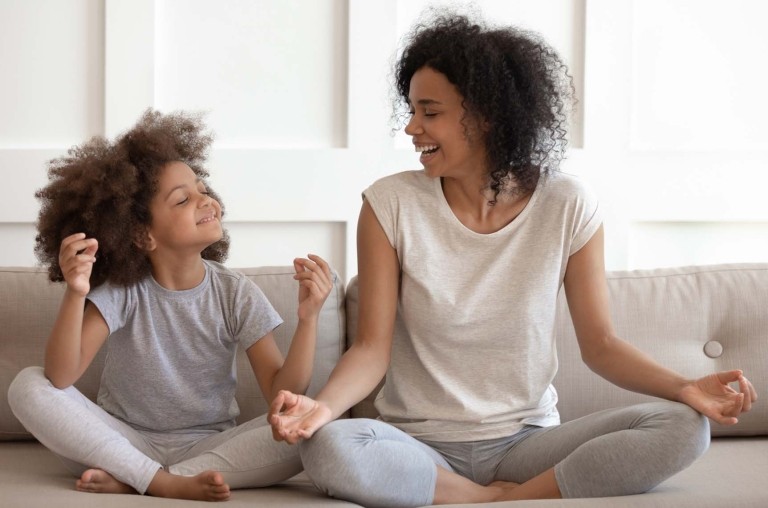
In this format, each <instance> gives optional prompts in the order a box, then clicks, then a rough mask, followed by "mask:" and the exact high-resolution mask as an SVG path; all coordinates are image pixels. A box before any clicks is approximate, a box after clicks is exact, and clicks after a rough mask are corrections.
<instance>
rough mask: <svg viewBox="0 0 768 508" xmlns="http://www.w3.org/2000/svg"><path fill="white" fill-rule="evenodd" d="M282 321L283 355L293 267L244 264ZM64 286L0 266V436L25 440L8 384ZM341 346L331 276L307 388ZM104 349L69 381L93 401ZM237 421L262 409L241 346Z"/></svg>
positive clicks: (324, 375)
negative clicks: (79, 377)
mask: <svg viewBox="0 0 768 508" xmlns="http://www.w3.org/2000/svg"><path fill="white" fill-rule="evenodd" d="M239 271H241V272H243V273H245V274H246V275H247V276H248V277H250V278H251V279H252V280H253V281H254V282H255V283H256V284H257V285H258V286H259V287H260V288H261V289H262V291H264V294H265V295H266V296H267V298H268V299H269V301H270V302H271V303H272V305H273V306H274V307H275V309H276V310H277V312H278V313H279V314H280V316H281V317H282V318H283V320H284V321H285V322H284V323H283V324H282V325H280V326H279V327H278V328H277V329H276V330H275V332H274V335H275V340H276V342H277V345H278V347H279V348H280V351H281V352H282V353H283V355H285V354H286V352H287V350H288V347H289V345H290V341H291V338H292V337H293V332H294V330H295V329H296V323H297V320H298V316H297V308H298V301H297V291H298V285H297V283H296V281H295V280H293V274H294V271H293V267H290V266H284V267H259V268H244V269H239ZM63 291H64V286H63V285H62V284H53V283H50V282H49V281H48V279H47V273H46V271H45V270H44V269H42V268H0V323H1V325H0V441H1V440H17V439H31V436H30V435H29V434H28V433H27V432H26V430H25V429H24V428H23V426H22V425H21V424H20V423H19V421H18V420H16V418H15V417H14V416H13V414H12V413H11V410H10V408H9V407H8V398H7V396H8V393H7V392H8V386H9V385H10V383H11V381H12V380H13V378H14V377H15V376H16V374H17V373H18V372H19V371H20V370H21V369H23V368H24V367H27V366H29V365H42V364H43V356H44V349H45V343H46V340H47V338H48V334H49V332H50V330H51V327H52V326H53V322H54V319H55V317H56V313H57V311H58V307H59V301H60V299H61V295H62V293H63ZM344 345H345V315H344V284H343V282H342V281H341V280H340V279H339V277H338V276H335V283H334V288H333V290H332V291H331V294H330V295H329V296H328V299H327V300H326V302H325V304H324V306H323V309H322V311H321V314H320V320H319V326H318V343H317V350H316V358H315V369H314V372H313V376H312V382H311V384H310V388H309V391H308V393H310V394H312V393H315V392H316V391H317V390H319V389H320V388H321V387H322V385H323V384H324V383H325V381H326V380H327V379H328V375H329V374H330V372H331V370H332V369H333V367H334V366H335V365H336V362H337V361H338V359H339V357H340V356H341V354H342V351H343V349H344ZM103 355H104V350H102V351H101V352H100V353H99V355H98V356H97V357H96V358H95V359H94V361H93V363H92V364H91V366H90V367H89V368H88V370H87V371H86V373H85V374H84V375H83V377H82V378H81V379H80V380H78V382H77V383H76V384H75V386H77V388H78V389H79V390H80V391H82V392H83V393H84V394H85V395H86V396H88V397H90V398H91V399H92V400H95V397H96V394H97V392H98V386H99V380H100V377H101V370H102V368H103V365H104V361H103ZM237 372H238V385H237V395H236V396H237V402H238V404H239V406H240V417H239V418H238V421H240V422H242V421H246V420H248V419H251V418H253V417H254V416H257V415H259V414H263V413H265V412H266V410H267V403H266V401H265V400H264V397H263V396H262V394H261V391H260V390H259V387H258V384H257V383H256V380H255V376H254V375H253V371H252V370H251V366H250V363H249V362H248V358H247V356H246V355H245V352H244V351H240V353H239V354H238V358H237Z"/></svg>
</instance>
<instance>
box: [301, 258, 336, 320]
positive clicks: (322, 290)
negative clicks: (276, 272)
mask: <svg viewBox="0 0 768 508" xmlns="http://www.w3.org/2000/svg"><path fill="white" fill-rule="evenodd" d="M308 257H309V259H304V258H297V259H294V260H293V268H294V270H296V275H294V276H293V278H294V279H296V280H297V281H299V319H311V318H316V317H317V316H318V315H319V314H320V309H321V308H322V307H323V303H324V302H325V299H326V298H328V295H329V294H330V293H331V288H332V287H333V275H332V274H331V269H330V267H329V266H328V263H326V262H325V260H323V258H321V257H320V256H316V255H314V254H310V255H309V256H308Z"/></svg>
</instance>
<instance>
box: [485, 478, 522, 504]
mask: <svg viewBox="0 0 768 508" xmlns="http://www.w3.org/2000/svg"><path fill="white" fill-rule="evenodd" d="M519 486H520V484H519V483H513V482H503V481H501V480H497V481H495V482H491V483H489V484H488V488H492V489H497V490H498V492H499V495H498V497H496V499H495V501H502V500H505V499H509V496H510V495H511V492H512V491H513V490H515V489H516V488H518V487H519Z"/></svg>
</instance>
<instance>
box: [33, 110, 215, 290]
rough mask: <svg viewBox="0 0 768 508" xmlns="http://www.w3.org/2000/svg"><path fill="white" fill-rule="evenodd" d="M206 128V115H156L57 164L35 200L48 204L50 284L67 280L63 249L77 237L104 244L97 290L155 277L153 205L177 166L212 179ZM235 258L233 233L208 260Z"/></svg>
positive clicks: (44, 215)
mask: <svg viewBox="0 0 768 508" xmlns="http://www.w3.org/2000/svg"><path fill="white" fill-rule="evenodd" d="M203 129H204V126H203V123H202V119H201V116H200V115H194V114H188V113H182V112H178V113H172V114H161V113H159V112H157V111H153V110H151V109H148V110H146V111H145V112H144V114H143V115H142V117H141V118H140V119H139V121H138V123H137V124H136V125H135V126H134V127H133V128H132V129H130V130H128V131H127V132H124V133H123V134H121V135H119V136H118V137H117V138H116V139H115V140H114V142H112V143H110V142H109V141H108V140H107V139H105V138H103V137H101V136H96V137H93V138H91V139H90V140H89V141H86V142H85V143H83V144H82V145H80V146H76V147H73V148H71V149H70V150H69V151H68V152H67V155H66V156H64V157H60V158H57V159H53V160H51V161H50V162H49V163H48V178H49V183H48V185H47V186H46V187H44V188H42V189H40V190H38V191H37V192H36V193H35V196H36V197H37V198H38V199H39V200H40V201H41V208H40V214H39V216H38V221H37V231H38V232H37V236H36V238H35V254H36V255H37V258H38V260H39V261H40V262H41V263H42V264H43V265H44V266H47V267H48V277H49V278H50V279H51V280H52V281H54V282H59V281H63V280H64V276H63V274H62V272H61V267H60V266H59V249H60V246H61V241H62V240H63V239H64V238H66V237H67V236H69V235H71V234H74V233H85V234H86V236H87V237H88V238H96V239H97V240H98V241H99V250H98V253H97V262H96V263H94V265H93V271H92V272H91V287H97V286H99V285H101V284H103V283H104V282H107V281H109V282H111V283H113V284H118V285H123V286H126V285H130V284H134V283H136V282H138V281H139V280H141V279H142V278H144V277H146V276H147V275H149V274H150V271H151V265H150V262H149V258H148V257H147V256H146V254H145V252H144V251H143V250H142V249H141V247H140V245H141V241H142V239H143V238H144V233H145V232H146V230H147V228H148V227H149V226H150V224H151V222H152V215H151V214H150V210H149V204H150V200H151V199H152V197H153V196H154V194H155V192H156V191H157V183H158V178H159V175H160V171H161V169H162V168H163V167H164V166H165V165H166V164H167V163H169V162H172V161H182V162H184V163H185V164H187V165H188V166H189V167H190V168H192V171H194V172H195V174H196V175H197V176H198V177H200V178H201V179H205V178H206V177H208V172H207V171H206V170H205V169H204V167H203V164H204V163H205V160H206V156H207V152H208V148H209V147H210V145H211V142H212V141H213V138H212V136H211V135H210V134H208V133H205V132H203ZM208 190H209V192H210V194H211V196H212V197H213V198H214V199H216V200H217V201H219V203H221V200H220V199H219V197H218V196H217V195H216V194H215V193H214V192H213V191H211V189H210V187H208ZM222 210H223V205H222ZM228 251H229V236H228V235H227V233H226V231H225V232H224V236H223V237H222V239H221V240H220V241H218V242H216V243H214V244H212V245H210V246H208V247H207V248H206V249H205V250H204V251H203V252H202V256H203V258H205V259H211V260H214V261H219V262H222V261H224V260H225V259H226V257H227V253H228Z"/></svg>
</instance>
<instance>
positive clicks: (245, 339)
mask: <svg viewBox="0 0 768 508" xmlns="http://www.w3.org/2000/svg"><path fill="white" fill-rule="evenodd" d="M234 302H235V304H234V306H233V312H232V319H233V324H234V326H233V327H232V329H233V334H234V338H235V340H236V341H237V342H239V343H240V344H241V345H242V346H243V348H245V349H248V348H249V347H251V346H252V345H254V344H255V343H256V342H258V341H259V339H261V338H262V337H264V336H265V335H267V334H268V333H269V332H271V331H272V330H274V329H275V328H277V327H278V326H279V325H281V324H282V323H283V320H282V318H281V317H280V315H279V314H278V313H277V311H276V310H275V308H274V307H273V306H272V304H271V303H270V301H269V300H268V299H267V297H266V295H265V294H264V292H263V291H262V290H261V288H259V287H258V286H257V285H256V283H254V282H253V281H252V280H251V279H249V278H248V277H245V276H243V277H241V278H240V280H239V284H238V289H237V292H236V293H235V299H234Z"/></svg>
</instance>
